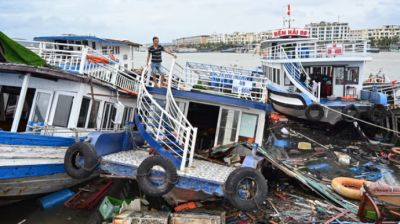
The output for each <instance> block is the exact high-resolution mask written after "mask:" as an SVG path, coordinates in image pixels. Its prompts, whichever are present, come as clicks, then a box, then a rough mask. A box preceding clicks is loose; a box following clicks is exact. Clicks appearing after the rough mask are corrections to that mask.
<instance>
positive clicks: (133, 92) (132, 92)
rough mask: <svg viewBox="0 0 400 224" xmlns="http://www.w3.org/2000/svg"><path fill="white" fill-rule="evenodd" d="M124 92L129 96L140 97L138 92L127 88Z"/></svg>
mask: <svg viewBox="0 0 400 224" xmlns="http://www.w3.org/2000/svg"><path fill="white" fill-rule="evenodd" d="M121 89H122V90H123V91H125V92H126V93H128V94H131V95H138V93H137V92H136V91H133V90H130V89H127V88H121Z"/></svg>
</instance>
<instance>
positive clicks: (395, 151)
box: [392, 147, 400, 155]
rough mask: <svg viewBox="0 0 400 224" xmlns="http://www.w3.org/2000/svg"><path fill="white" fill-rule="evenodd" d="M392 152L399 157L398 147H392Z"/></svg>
mask: <svg viewBox="0 0 400 224" xmlns="http://www.w3.org/2000/svg"><path fill="white" fill-rule="evenodd" d="M392 152H393V153H395V154H398V155H400V147H393V148H392Z"/></svg>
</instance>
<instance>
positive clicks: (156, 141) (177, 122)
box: [135, 60, 197, 170]
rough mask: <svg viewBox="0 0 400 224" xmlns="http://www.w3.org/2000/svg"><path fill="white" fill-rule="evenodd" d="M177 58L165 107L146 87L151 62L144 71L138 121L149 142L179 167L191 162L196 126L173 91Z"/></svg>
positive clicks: (182, 167) (137, 114) (170, 78)
mask: <svg viewBox="0 0 400 224" xmlns="http://www.w3.org/2000/svg"><path fill="white" fill-rule="evenodd" d="M174 66H175V60H173V62H172V66H171V70H170V72H169V75H168V87H167V94H166V102H165V108H163V107H161V106H160V104H159V103H158V102H157V101H156V99H154V98H153V96H152V95H151V94H150V93H149V92H148V91H147V89H146V82H147V80H149V79H148V77H149V75H150V72H149V66H146V67H145V68H144V70H143V72H142V76H141V80H140V88H139V94H138V99H137V113H136V114H135V123H136V125H137V127H138V130H139V132H140V133H141V134H142V136H143V137H144V139H145V140H146V141H147V142H148V144H149V145H150V146H151V147H152V148H153V149H154V150H156V151H157V153H158V154H160V155H161V156H163V157H166V158H168V159H169V160H170V161H172V162H173V163H174V164H175V166H176V167H179V169H180V170H184V169H185V167H190V166H192V163H193V156H194V148H195V144H196V136H197V128H194V127H193V126H192V125H191V124H190V122H189V121H188V120H187V118H186V116H185V115H184V114H183V113H182V111H181V110H180V109H179V107H178V105H177V103H176V102H175V99H174V97H173V95H172V83H173V81H172V80H173V78H174V77H175V78H176V76H175V75H173V71H174Z"/></svg>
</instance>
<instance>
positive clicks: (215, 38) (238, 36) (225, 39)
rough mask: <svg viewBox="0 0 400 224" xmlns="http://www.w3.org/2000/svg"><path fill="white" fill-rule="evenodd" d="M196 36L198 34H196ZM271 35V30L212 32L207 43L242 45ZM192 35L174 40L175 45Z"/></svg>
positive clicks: (180, 43)
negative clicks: (228, 32)
mask: <svg viewBox="0 0 400 224" xmlns="http://www.w3.org/2000/svg"><path fill="white" fill-rule="evenodd" d="M196 37H198V36H196ZM271 37H272V31H264V32H258V33H254V32H243V33H242V32H234V33H230V34H223V33H213V34H211V35H209V36H208V43H210V44H218V43H223V44H233V45H243V44H254V43H260V42H261V41H263V40H266V39H268V38H271ZM192 38H193V37H183V38H179V39H176V40H175V43H176V45H177V46H182V45H183V44H182V43H185V42H188V40H189V39H192Z"/></svg>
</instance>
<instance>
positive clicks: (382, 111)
mask: <svg viewBox="0 0 400 224" xmlns="http://www.w3.org/2000/svg"><path fill="white" fill-rule="evenodd" d="M368 117H369V119H370V120H371V121H372V122H373V123H376V124H379V123H381V122H382V121H383V120H384V119H385V118H386V108H385V106H383V105H382V104H374V105H373V106H372V107H371V108H370V109H369V111H368Z"/></svg>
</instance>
